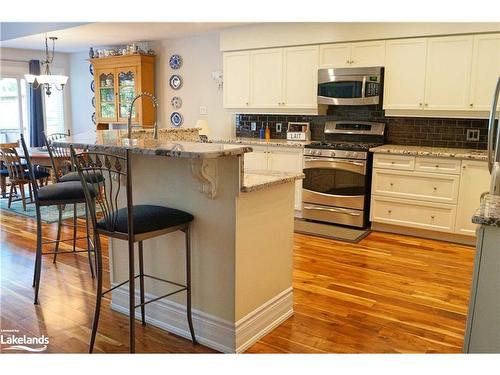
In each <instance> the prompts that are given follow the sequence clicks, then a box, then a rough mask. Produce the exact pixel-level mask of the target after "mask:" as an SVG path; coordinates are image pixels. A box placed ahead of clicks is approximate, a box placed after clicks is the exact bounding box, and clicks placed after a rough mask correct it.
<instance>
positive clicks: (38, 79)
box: [24, 36, 68, 96]
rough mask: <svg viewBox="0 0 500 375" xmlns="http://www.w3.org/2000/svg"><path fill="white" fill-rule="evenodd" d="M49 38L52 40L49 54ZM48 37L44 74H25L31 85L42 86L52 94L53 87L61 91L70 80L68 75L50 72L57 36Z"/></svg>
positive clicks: (48, 93) (46, 91)
mask: <svg viewBox="0 0 500 375" xmlns="http://www.w3.org/2000/svg"><path fill="white" fill-rule="evenodd" d="M48 39H50V40H51V41H52V54H49V44H48ZM48 39H47V36H45V61H42V65H43V66H44V68H45V71H44V74H40V75H34V74H25V75H24V77H25V78H26V81H27V82H28V83H29V84H30V86H32V87H33V88H35V89H37V88H38V87H40V86H42V87H43V88H44V89H45V93H46V94H47V95H48V96H50V94H51V93H52V88H55V89H56V90H59V91H62V90H63V89H64V85H65V84H66V82H67V81H68V76H63V75H58V74H51V73H50V64H52V62H53V61H54V50H55V44H56V40H57V37H55V36H51V37H49V38H48Z"/></svg>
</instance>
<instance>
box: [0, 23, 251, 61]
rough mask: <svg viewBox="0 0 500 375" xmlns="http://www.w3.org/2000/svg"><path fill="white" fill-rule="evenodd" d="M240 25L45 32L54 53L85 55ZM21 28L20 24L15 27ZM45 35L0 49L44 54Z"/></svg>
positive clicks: (103, 26) (102, 26)
mask: <svg viewBox="0 0 500 375" xmlns="http://www.w3.org/2000/svg"><path fill="white" fill-rule="evenodd" d="M243 24H244V23H242V22H177V23H176V22H96V23H88V24H84V25H79V26H76V27H70V28H64V29H60V30H56V31H51V32H48V33H47V35H48V36H56V37H58V38H59V39H58V41H57V43H56V52H67V53H71V52H79V51H86V50H88V49H89V48H90V47H95V46H111V45H119V44H127V43H131V42H141V41H153V40H161V39H172V38H179V37H185V36H192V35H198V34H202V33H206V32H211V31H217V30H220V29H223V28H227V27H232V26H241V25H243ZM18 25H19V27H23V26H22V25H23V24H22V23H18ZM44 40H45V34H44V33H40V34H34V35H29V36H23V37H21V38H16V39H10V40H3V41H2V42H1V46H2V47H8V48H21V49H33V50H43V49H44V48H45V47H44Z"/></svg>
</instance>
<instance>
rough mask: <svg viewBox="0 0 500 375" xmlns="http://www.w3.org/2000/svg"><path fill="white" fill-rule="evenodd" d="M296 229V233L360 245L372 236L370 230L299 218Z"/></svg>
mask: <svg viewBox="0 0 500 375" xmlns="http://www.w3.org/2000/svg"><path fill="white" fill-rule="evenodd" d="M294 227H295V228H294V230H295V233H301V234H308V235H310V236H316V237H322V238H329V239H332V240H339V241H345V242H350V243H358V242H359V241H361V240H362V239H363V238H365V237H366V236H368V235H369V234H370V230H369V229H354V228H347V227H343V226H340V225H333V224H323V223H317V222H314V221H308V220H304V219H299V218H295V225H294Z"/></svg>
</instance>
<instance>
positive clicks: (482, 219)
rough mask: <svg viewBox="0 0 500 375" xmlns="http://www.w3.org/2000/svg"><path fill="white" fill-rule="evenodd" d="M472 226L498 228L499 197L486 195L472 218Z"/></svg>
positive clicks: (499, 220)
mask: <svg viewBox="0 0 500 375" xmlns="http://www.w3.org/2000/svg"><path fill="white" fill-rule="evenodd" d="M472 222H473V223H474V224H481V225H486V226H493V227H500V196H498V195H491V194H486V195H485V196H484V197H483V199H481V205H480V206H479V208H478V210H477V211H476V213H475V214H474V216H473V217H472Z"/></svg>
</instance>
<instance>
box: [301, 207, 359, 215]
mask: <svg viewBox="0 0 500 375" xmlns="http://www.w3.org/2000/svg"><path fill="white" fill-rule="evenodd" d="M304 209H305V210H318V211H329V212H336V213H340V214H345V215H350V216H361V214H358V213H355V212H351V211H348V210H343V209H341V208H323V207H314V206H304Z"/></svg>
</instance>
